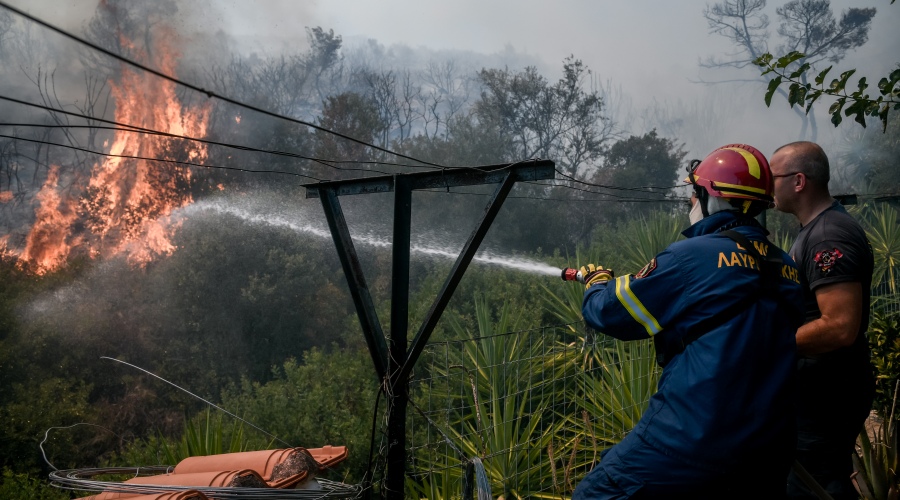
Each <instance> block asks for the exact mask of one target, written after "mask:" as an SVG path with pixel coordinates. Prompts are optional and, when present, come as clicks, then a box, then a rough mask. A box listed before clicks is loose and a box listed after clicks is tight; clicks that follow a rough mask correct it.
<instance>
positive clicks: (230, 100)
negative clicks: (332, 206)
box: [0, 1, 443, 167]
mask: <svg viewBox="0 0 900 500" xmlns="http://www.w3.org/2000/svg"><path fill="white" fill-rule="evenodd" d="M0 7H3V8H5V9H7V10H9V11H11V12H14V13H16V14H18V15H19V16H21V17H24V18H25V19H28V20H29V21H31V22H33V23H36V24H39V25H41V26H43V27H45V28H47V29H49V30H51V31H55V32H56V33H59V34H60V35H62V36H64V37H66V38H69V39H71V40H74V41H76V42H78V43H80V44H82V45H85V46H87V47H90V48H92V49H94V50H96V51H98V52H100V53H102V54H106V55H107V56H109V57H112V58H114V59H117V60H119V61H122V62H124V63H125V64H128V65H129V66H133V67H135V68H138V69H140V70H143V71H146V72H147V73H150V74H152V75H155V76H158V77H159V78H162V79H164V80H167V81H169V82H172V83H174V84H176V85H180V86H182V87H185V88H188V89H191V90H193V91H195V92H200V93H201V94H206V96H207V97H209V98H210V99H218V100H220V101H223V102H227V103H229V104H233V105H235V106H239V107H242V108H244V109H249V110H251V111H255V112H257V113H260V114H263V115H266V116H271V117H273V118H278V119H280V120H286V121H289V122H292V123H296V124H298V125H305V126H307V127H310V128H312V129H315V130H319V131H321V132H324V133H327V134H332V135H334V136H336V137H340V138H342V139H345V140H348V141H351V142H355V143H357V144H360V145H363V146H366V147H369V148H372V149H375V150H377V151H381V152H383V153H387V154H390V155H394V156H396V157H399V158H405V159H407V160H411V161H414V162H418V163H422V164H424V165H431V166H433V167H442V166H443V165H438V164H436V163H431V162H427V161H424V160H419V159H418V158H413V157H411V156H407V155H404V154H401V153H397V152H395V151H391V150H389V149H387V148H382V147H380V146H376V145H374V144H370V143H368V142H365V141H361V140H359V139H356V138H354V137H350V136H349V135H345V134H341V133H340V132H335V131H334V130H329V129H327V128H325V127H322V126H319V125H316V124H314V123H310V122H307V121H305V120H300V119H298V118H293V117H290V116H285V115H282V114H279V113H275V112H274V111H269V110H267V109H263V108H260V107H257V106H253V105H251V104H247V103H244V102H241V101H238V100H236V99H233V98H231V97H228V96H224V95H219V94H216V93H215V92H213V91H211V90H208V89H204V88H202V87H199V86H197V85H194V84H192V83H188V82H185V81H183V80H179V79H178V78H175V77H174V76H171V75H167V74H166V73H163V72H161V71H159V70H156V69H153V68H151V67H149V66H146V65H143V64H141V63H139V62H136V61H132V60H131V59H128V58H127V57H125V56H122V55H120V54H116V53H115V52H112V51H111V50H108V49H106V48H104V47H101V46H99V45H97V44H95V43H93V42H90V41H88V40H85V39H84V38H81V37H79V36H77V35H75V34H73V33H70V32H68V31H66V30H64V29H62V28H59V27H57V26H54V25H52V24H50V23H48V22H46V21H44V20H42V19H39V18H37V17H35V16H32V15H31V14H28V13H27V12H24V11H22V10H19V9H17V8H15V7H13V6H11V5H9V4H7V3H6V2H3V1H0Z"/></svg>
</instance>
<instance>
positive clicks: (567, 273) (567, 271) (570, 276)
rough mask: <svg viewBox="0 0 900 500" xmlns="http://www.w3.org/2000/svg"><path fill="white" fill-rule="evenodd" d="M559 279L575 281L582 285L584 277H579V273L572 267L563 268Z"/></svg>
mask: <svg viewBox="0 0 900 500" xmlns="http://www.w3.org/2000/svg"><path fill="white" fill-rule="evenodd" d="M560 277H561V278H562V279H563V281H577V282H579V283H584V276H582V275H581V271H579V270H578V269H575V268H572V267H565V268H563V269H562V274H561V275H560Z"/></svg>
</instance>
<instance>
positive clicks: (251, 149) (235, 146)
mask: <svg viewBox="0 0 900 500" xmlns="http://www.w3.org/2000/svg"><path fill="white" fill-rule="evenodd" d="M0 99H3V97H2V96H0ZM92 119H93V118H92ZM104 121H105V120H104ZM0 127H29V128H88V129H94V130H115V131H118V132H132V133H136V134H148V135H158V136H161V137H169V138H172V139H183V140H187V141H193V142H199V143H202V144H210V145H213V146H222V147H226V148H231V149H237V150H239V151H247V152H251V153H266V154H271V155H275V156H286V157H289V158H297V159H300V160H309V161H313V162H316V163H319V164H321V165H324V166H326V167H328V168H332V169H335V170H347V171H354V170H355V171H360V172H377V173H379V174H384V175H390V172H384V171H381V170H375V169H370V168H341V167H336V166H334V165H333V163H365V164H375V165H390V166H402V167H416V165H405V164H399V163H387V162H381V161H341V160H326V159H322V158H315V157H312V156H304V155H301V154H297V153H289V152H285V151H275V150H269V149H260V148H254V147H251V146H242V145H239V144H231V143H227V142H219V141H212V140H209V139H198V138H196V137H189V136H186V135H178V134H172V133H169V132H160V131H158V130H150V129H139V128H121V127H107V126H103V125H50V124H40V123H0ZM97 154H102V153H97Z"/></svg>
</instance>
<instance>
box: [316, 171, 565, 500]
mask: <svg viewBox="0 0 900 500" xmlns="http://www.w3.org/2000/svg"><path fill="white" fill-rule="evenodd" d="M555 174H556V168H555V165H554V164H553V162H552V161H548V160H529V161H525V162H519V163H514V164H503V165H489V166H485V167H472V168H454V169H442V170H435V171H430V172H416V173H411V174H402V175H399V174H398V175H386V176H378V177H366V178H363V179H348V180H343V181H329V182H319V183H315V184H307V185H305V186H304V187H306V197H307V198H320V199H321V200H322V208H323V209H324V210H325V217H326V218H327V219H328V227H329V228H330V229H331V236H332V239H334V244H335V247H336V248H337V252H338V256H339V257H340V259H341V266H343V269H344V274H345V275H346V276H347V285H348V286H349V287H350V295H351V296H352V297H353V304H354V306H355V307H356V314H357V316H358V317H359V322H360V324H361V325H362V328H363V334H364V335H365V337H366V343H367V344H368V346H369V352H370V354H371V356H372V360H373V362H374V363H375V369H376V371H377V372H378V376H379V377H380V378H381V380H382V381H385V382H386V383H387V385H388V387H386V388H385V392H386V394H387V396H388V401H387V409H388V427H387V434H388V452H387V476H386V478H385V490H386V491H385V492H384V495H385V496H386V497H387V498H390V499H402V498H403V488H404V483H405V477H406V407H407V405H408V402H409V375H410V372H411V371H412V368H413V366H414V365H415V363H416V361H417V360H418V358H419V355H420V354H421V353H422V350H423V349H424V348H425V345H426V343H427V342H428V339H429V337H430V336H431V333H432V332H433V331H434V328H435V326H436V325H437V322H438V320H439V319H440V317H441V314H442V313H443V312H444V309H445V308H446V307H447V304H448V303H449V302H450V298H451V297H452V296H453V292H454V291H456V287H457V285H459V282H460V280H462V277H463V274H464V273H465V271H466V269H467V268H468V266H469V264H470V263H471V262H472V258H473V257H474V256H475V253H476V251H477V250H478V247H479V246H480V245H481V242H482V241H483V240H484V237H485V235H487V232H488V229H490V227H491V224H492V223H493V222H494V219H495V218H496V216H497V213H498V212H499V211H500V207H502V206H503V202H504V201H505V200H506V198H507V196H508V195H509V192H510V191H511V190H512V188H513V186H514V185H515V183H516V182H521V181H536V180H542V179H552V178H553V177H554V176H555ZM492 183H499V185H498V186H497V189H496V190H495V191H494V194H493V196H492V197H491V199H490V201H488V203H487V206H486V207H485V209H484V214H483V215H482V217H481V220H480V221H479V223H478V225H477V226H476V228H475V229H474V230H473V231H472V234H471V235H470V236H469V239H468V240H467V241H466V244H465V246H464V247H463V249H462V252H460V254H459V257H457V259H456V263H454V265H453V268H452V269H451V271H450V275H449V276H448V277H447V279H446V281H445V282H444V286H443V287H442V288H441V290H440V292H439V293H438V296H437V298H436V299H435V301H434V303H433V304H432V306H431V309H430V310H429V311H428V314H427V316H426V318H425V321H424V323H423V324H422V327H421V328H420V329H419V330H418V333H417V334H416V336H415V338H414V339H413V343H412V347H411V348H409V349H408V348H407V344H408V339H407V335H408V333H409V258H410V239H411V238H410V232H411V231H410V225H411V220H412V192H413V191H414V190H417V189H435V188H448V189H449V188H450V187H456V186H473V185H478V184H492ZM391 191H394V193H395V194H394V239H393V243H392V248H391V258H392V267H391V339H390V349H388V347H387V344H386V341H385V337H384V333H383V331H382V328H381V323H379V322H378V316H377V315H376V313H375V306H374V304H373V303H372V297H371V295H370V294H369V288H368V287H367V286H366V282H365V279H364V277H363V272H362V267H361V266H360V263H359V258H358V257H357V254H356V250H355V249H354V248H353V241H352V240H351V238H350V232H349V230H348V229H347V221H346V220H345V219H344V214H343V212H342V211H341V205H340V203H339V202H338V200H337V197H338V196H342V195H351V194H366V193H385V192H391Z"/></svg>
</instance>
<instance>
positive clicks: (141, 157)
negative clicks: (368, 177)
mask: <svg viewBox="0 0 900 500" xmlns="http://www.w3.org/2000/svg"><path fill="white" fill-rule="evenodd" d="M0 138H6V139H14V140H17V141H25V142H31V143H35V144H46V145H47V146H56V147H60V148H66V149H74V150H76V151H81V152H84V153H91V154H95V155H100V156H109V157H112V158H124V159H130V160H145V161H157V162H162V163H174V164H177V165H184V166H188V167H200V168H211V169H219V170H234V171H238V172H249V173H254V174H283V175H291V176H295V177H305V178H307V179H312V180H314V181H317V182H324V181H326V180H328V179H319V178H316V177H313V176H311V175H306V174H299V173H297V172H288V171H287V170H274V169H271V170H252V169H248V168H240V167H225V166H222V165H207V164H203V163H193V162H189V161H179V160H170V159H166V158H152V157H147V156H132V155H119V154H113V153H103V152H100V151H94V150H91V149H88V148H82V147H79V146H72V145H69V144H60V143H58V142H50V141H44V140H40V139H26V138H24V137H16V136H14V135H7V134H0Z"/></svg>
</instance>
